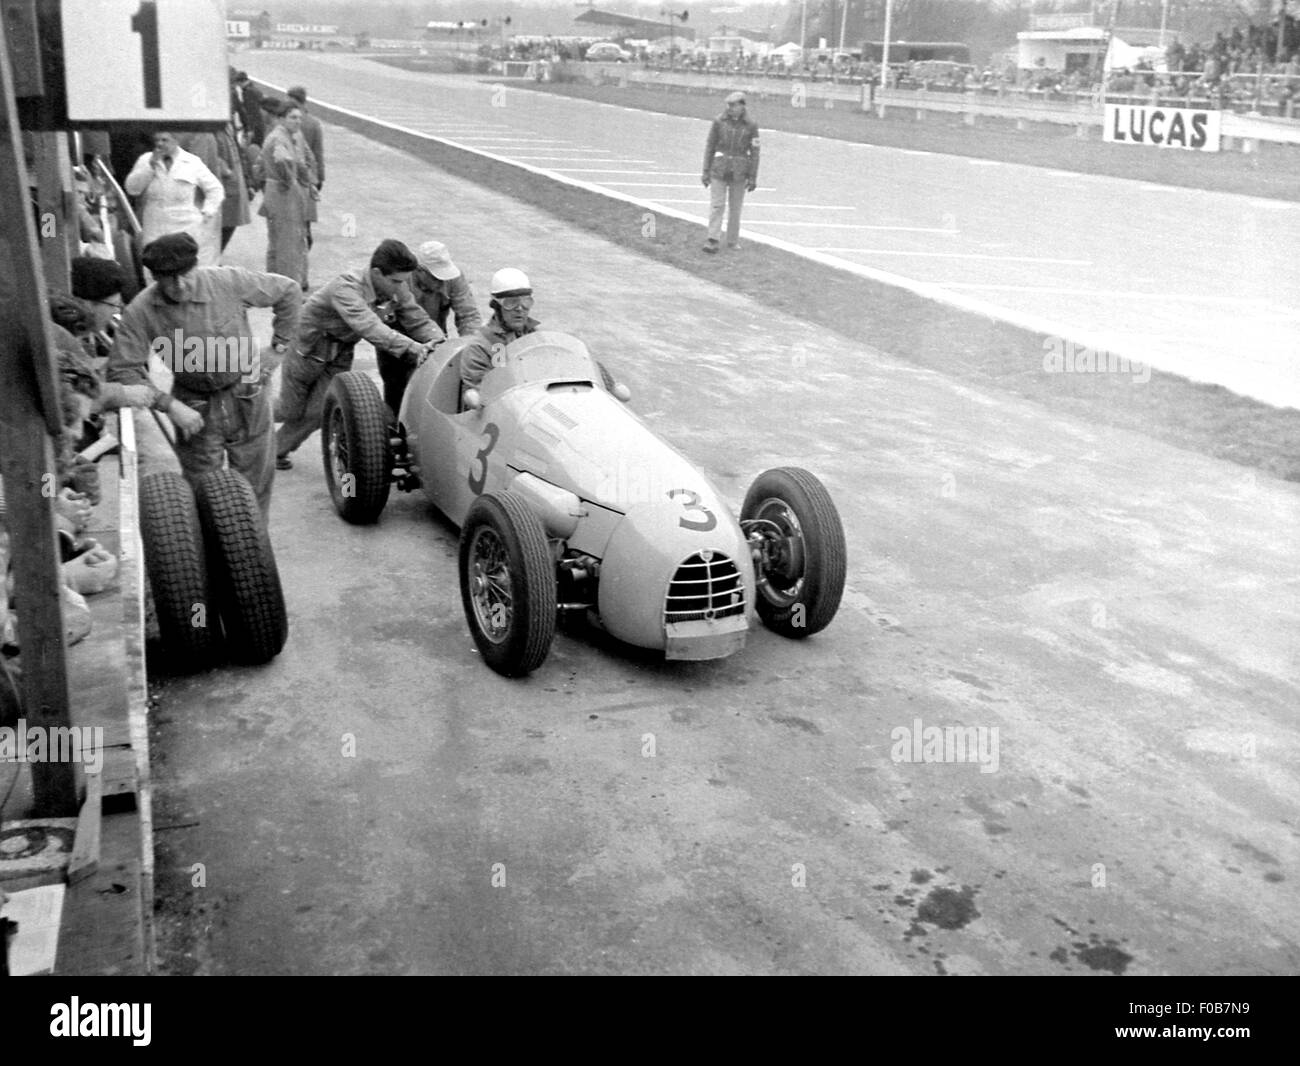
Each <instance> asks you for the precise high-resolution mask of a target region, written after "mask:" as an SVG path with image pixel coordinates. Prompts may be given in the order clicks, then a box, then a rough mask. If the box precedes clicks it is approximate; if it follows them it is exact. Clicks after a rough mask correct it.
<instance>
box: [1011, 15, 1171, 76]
mask: <svg viewBox="0 0 1300 1066" xmlns="http://www.w3.org/2000/svg"><path fill="white" fill-rule="evenodd" d="M1163 36H1164V44H1165V45H1168V44H1173V43H1174V42H1175V41H1176V40H1177V39H1178V35H1177V34H1176V33H1174V32H1173V31H1172V30H1166V31H1165V33H1164V35H1163ZM1016 43H1017V49H1016V65H1017V66H1018V67H1020V68H1021V69H1022V70H1023V69H1030V68H1037V69H1039V70H1062V71H1065V72H1066V73H1069V72H1070V71H1074V70H1081V71H1086V70H1092V69H1093V68H1095V67H1096V66H1097V62H1098V60H1099V58H1100V57H1101V55H1102V53H1103V52H1105V51H1106V48H1107V33H1106V29H1105V27H1103V26H1072V27H1070V28H1068V29H1048V30H1042V29H1040V30H1024V31H1022V32H1021V33H1018V34H1016ZM1158 47H1162V44H1161V32H1160V30H1156V29H1148V28H1144V27H1136V26H1117V27H1116V28H1115V29H1114V31H1113V32H1112V33H1111V35H1110V55H1109V56H1108V58H1107V61H1106V64H1105V65H1106V68H1107V69H1110V68H1111V67H1126V66H1132V65H1133V57H1134V55H1135V54H1146V50H1147V49H1150V48H1158Z"/></svg>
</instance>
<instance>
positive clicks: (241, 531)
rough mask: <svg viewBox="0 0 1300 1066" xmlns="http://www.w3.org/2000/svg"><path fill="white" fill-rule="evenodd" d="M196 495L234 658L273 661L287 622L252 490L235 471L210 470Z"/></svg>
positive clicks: (277, 576)
mask: <svg viewBox="0 0 1300 1066" xmlns="http://www.w3.org/2000/svg"><path fill="white" fill-rule="evenodd" d="M194 494H195V496H196V498H197V501H198V508H199V518H200V520H201V521H202V524H203V538H204V540H205V542H206V543H207V548H208V572H209V573H210V574H211V576H212V589H213V598H214V600H215V601H216V605H217V613H218V614H219V615H220V617H221V625H222V628H223V629H224V630H225V634H226V646H227V648H229V650H230V657H231V658H232V659H233V660H234V661H235V662H239V663H265V662H269V661H270V660H272V659H274V658H275V657H276V656H277V655H279V654H280V649H281V648H283V647H284V642H285V640H286V639H287V638H288V636H289V620H288V616H287V614H286V612H285V607H284V591H283V589H281V587H280V572H279V570H277V569H276V565H275V554H274V553H273V552H272V551H271V538H270V537H269V536H267V533H266V529H265V527H264V526H263V524H262V512H261V510H260V509H259V508H258V506H257V497H256V496H254V495H253V487H252V486H251V485H250V484H249V483H248V481H247V480H246V479H245V478H244V476H243V475H242V474H239V473H236V472H235V471H234V470H212V471H209V472H208V473H206V474H204V475H203V477H202V478H201V479H200V480H199V483H198V485H197V486H196V488H195V493H194Z"/></svg>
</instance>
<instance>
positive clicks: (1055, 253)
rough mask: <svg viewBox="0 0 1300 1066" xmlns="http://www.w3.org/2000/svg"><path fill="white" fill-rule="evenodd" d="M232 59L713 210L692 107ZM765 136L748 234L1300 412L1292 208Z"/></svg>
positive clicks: (335, 95)
mask: <svg viewBox="0 0 1300 1066" xmlns="http://www.w3.org/2000/svg"><path fill="white" fill-rule="evenodd" d="M240 62H242V63H245V64H246V66H247V69H248V70H249V72H250V73H251V74H253V75H254V76H255V77H258V78H261V79H265V80H267V81H269V82H271V83H273V84H278V85H282V86H283V85H290V84H293V83H295V82H301V83H303V84H306V85H307V86H309V88H310V90H311V92H312V94H313V95H314V96H316V97H318V98H319V99H320V100H322V101H324V102H327V103H331V104H336V105H338V106H341V107H346V108H350V109H352V110H355V111H360V112H363V113H365V114H368V115H373V116H375V117H378V118H382V119H384V120H386V121H390V122H393V123H396V124H398V125H402V126H405V127H408V128H410V129H414V130H417V131H420V132H423V133H429V134H433V135H436V136H439V137H443V138H446V139H448V140H451V141H454V142H456V143H458V144H462V145H465V146H467V147H473V148H478V149H481V150H483V151H488V152H491V153H492V154H494V155H498V156H502V157H504V158H507V159H512V160H517V161H520V162H525V163H528V164H529V165H531V166H535V167H539V168H543V169H547V170H551V171H554V172H555V173H557V174H561V175H564V176H566V177H569V178H574V179H579V180H582V181H586V182H590V183H593V184H598V185H602V186H605V187H608V188H610V189H612V190H615V191H618V192H621V193H625V194H629V195H635V196H638V197H641V198H644V199H645V200H647V201H649V202H651V203H653V204H656V205H663V206H665V207H670V208H672V209H674V210H679V211H685V212H687V213H689V214H693V215H695V216H698V217H699V218H701V219H704V218H706V217H707V212H708V197H707V193H706V192H705V191H704V189H702V188H701V186H700V181H699V172H700V162H701V155H702V151H703V145H704V136H705V133H706V128H705V126H704V125H703V124H702V123H700V122H699V121H696V120H692V119H684V118H679V117H676V116H671V115H661V114H654V113H649V112H641V111H635V110H630V109H625V108H618V107H613V106H611V105H606V104H596V103H591V102H588V101H582V100H572V99H566V98H561V97H555V96H550V95H546V94H540V93H532V92H528V91H526V90H516V89H512V88H510V87H509V86H508V85H504V86H503V85H495V86H494V85H492V84H489V83H486V82H482V81H474V80H470V79H466V78H456V77H452V76H437V75H428V74H418V73H413V72H409V71H401V70H396V69H393V68H390V67H385V66H381V65H379V64H376V63H373V62H371V61H369V60H366V59H362V58H358V57H355V56H337V55H296V54H292V53H247V54H246V55H245V56H243V57H241V60H240ZM754 117H755V118H756V120H757V121H758V122H759V123H760V125H761V123H762V121H763V115H762V110H761V107H758V108H755V109H754ZM763 142H764V148H763V154H764V162H763V165H762V174H761V177H762V179H763V180H762V184H761V186H760V188H759V191H758V192H757V193H755V194H754V195H752V196H751V197H750V198H749V200H748V201H747V203H746V206H745V215H744V225H745V229H746V233H747V235H751V236H752V235H753V234H761V235H764V236H767V237H773V238H779V239H781V240H783V241H787V242H790V243H793V244H796V245H798V246H800V247H803V248H807V249H812V250H816V251H818V252H822V253H825V254H829V255H832V256H834V257H836V258H838V259H841V260H844V261H845V262H846V263H851V264H857V265H861V266H867V267H871V268H873V269H876V270H881V271H886V272H889V273H893V274H897V275H901V276H903V277H906V278H908V279H911V280H913V281H915V282H920V283H924V284H929V285H935V286H938V287H940V288H941V289H943V290H945V291H947V292H948V293H950V294H953V295H957V296H961V297H964V298H967V299H978V300H980V301H981V302H983V303H985V304H987V305H988V306H989V308H990V309H991V310H992V311H994V312H995V313H998V314H1000V315H1002V316H1006V317H1010V318H1013V319H1014V320H1018V321H1026V322H1029V323H1030V324H1032V325H1033V327H1034V328H1041V329H1042V330H1043V332H1044V333H1046V334H1049V335H1051V334H1054V333H1059V334H1061V335H1063V336H1067V337H1078V338H1087V340H1088V341H1089V342H1090V343H1095V344H1096V345H1097V346H1099V347H1101V348H1103V349H1108V350H1110V351H1113V352H1117V353H1120V354H1123V355H1125V356H1127V357H1129V358H1131V359H1134V360H1144V361H1146V362H1149V363H1150V364H1151V365H1152V366H1157V367H1160V368H1162V369H1165V370H1170V371H1173V372H1175V373H1179V374H1182V375H1184V376H1187V377H1190V378H1193V379H1194V380H1198V381H1210V382H1215V383H1218V384H1222V385H1225V386H1227V387H1228V388H1230V389H1232V390H1233V391H1235V392H1239V393H1242V394H1243V395H1248V396H1252V397H1255V398H1257V399H1260V400H1263V401H1265V402H1267V403H1273V404H1277V405H1281V406H1295V407H1300V255H1297V254H1296V249H1297V248H1300V205H1298V204H1293V203H1286V202H1283V201H1275V200H1266V199H1260V198H1254V197H1246V196H1233V195H1229V194H1225V193H1217V192H1203V191H1197V190H1191V189H1179V188H1174V187H1172V186H1165V185H1154V184H1145V183H1142V182H1135V181H1127V180H1124V179H1120V178H1110V177H1098V176H1091V175H1085V174H1076V173H1069V172H1065V171H1055V170H1048V169H1043V168H1035V167H1024V166H1015V165H1010V164H1001V163H995V162H990V161H988V160H979V159H970V158H963V157H957V156H945V155H934V154H929V153H925V152H910V151H905V150H901V149H896V148H884V147H878V146H874V145H866V144H851V143H847V142H843V141H833V140H825V139H819V138H814V137H806V136H801V135H795V134H786V133H779V132H774V131H770V130H769V131H766V132H764V133H763ZM1139 150H1140V149H1136V148H1135V149H1134V151H1139Z"/></svg>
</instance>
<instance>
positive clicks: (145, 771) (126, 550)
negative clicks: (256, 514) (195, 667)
mask: <svg viewBox="0 0 1300 1066" xmlns="http://www.w3.org/2000/svg"><path fill="white" fill-rule="evenodd" d="M117 436H118V439H119V440H121V442H122V450H121V452H120V458H119V469H120V471H121V484H120V493H119V497H118V513H119V514H120V516H121V524H120V526H119V528H120V530H121V537H120V540H119V544H120V547H121V555H120V560H119V564H118V580H119V581H120V582H121V585H122V617H123V625H122V630H123V635H124V638H125V646H126V665H127V684H126V705H127V719H128V723H129V726H130V734H131V749H132V751H133V752H134V754H135V759H136V782H135V787H136V809H137V810H138V811H139V818H140V827H139V828H140V899H141V914H142V918H141V924H142V926H143V931H142V938H143V942H144V956H145V971H146V972H148V973H153V972H154V970H155V969H156V968H157V965H156V959H155V955H156V952H157V941H156V939H155V937H154V923H153V911H154V851H153V787H152V785H151V783H150V781H151V778H150V776H149V683H148V676H147V671H146V667H145V633H144V625H145V622H144V614H145V607H144V596H145V591H144V589H145V585H144V549H143V547H142V545H141V541H140V467H139V452H138V449H137V447H136V439H135V419H134V418H133V417H130V416H129V415H128V417H126V418H121V419H119V425H118V429H117ZM106 739H107V738H106Z"/></svg>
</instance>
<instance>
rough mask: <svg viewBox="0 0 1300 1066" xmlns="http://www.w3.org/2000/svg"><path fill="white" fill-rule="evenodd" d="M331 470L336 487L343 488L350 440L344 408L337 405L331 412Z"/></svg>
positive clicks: (340, 489) (339, 489)
mask: <svg viewBox="0 0 1300 1066" xmlns="http://www.w3.org/2000/svg"><path fill="white" fill-rule="evenodd" d="M329 434H330V470H331V471H332V473H333V475H334V487H335V488H336V489H337V490H338V491H340V492H341V491H342V490H343V477H344V475H345V474H347V472H348V442H347V436H346V429H345V427H344V425H343V408H341V407H336V408H334V410H333V412H332V413H331V414H330V427H329Z"/></svg>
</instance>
